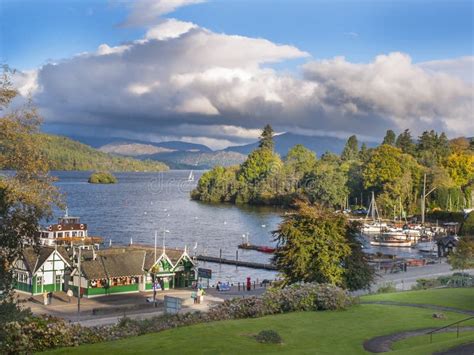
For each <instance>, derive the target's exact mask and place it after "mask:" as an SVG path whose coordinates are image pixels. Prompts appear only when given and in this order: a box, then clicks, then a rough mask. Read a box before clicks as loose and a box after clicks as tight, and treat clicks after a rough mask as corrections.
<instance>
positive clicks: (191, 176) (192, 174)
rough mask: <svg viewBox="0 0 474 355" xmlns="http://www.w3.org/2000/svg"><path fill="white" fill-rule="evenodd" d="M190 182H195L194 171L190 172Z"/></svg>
mask: <svg viewBox="0 0 474 355" xmlns="http://www.w3.org/2000/svg"><path fill="white" fill-rule="evenodd" d="M188 181H194V171H193V170H191V171H190V172H189V176H188Z"/></svg>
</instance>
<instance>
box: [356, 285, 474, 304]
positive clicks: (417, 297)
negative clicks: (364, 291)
mask: <svg viewBox="0 0 474 355" xmlns="http://www.w3.org/2000/svg"><path fill="white" fill-rule="evenodd" d="M361 300H362V301H396V302H405V303H425V304H432V305H436V306H446V307H454V308H459V309H467V310H474V287H470V288H440V289H432V290H419V291H405V292H396V293H381V294H376V295H368V296H363V297H361Z"/></svg>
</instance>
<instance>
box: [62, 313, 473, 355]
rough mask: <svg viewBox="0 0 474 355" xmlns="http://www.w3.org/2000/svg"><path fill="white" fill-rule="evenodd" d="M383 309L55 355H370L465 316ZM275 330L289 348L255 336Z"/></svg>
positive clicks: (182, 332)
mask: <svg viewBox="0 0 474 355" xmlns="http://www.w3.org/2000/svg"><path fill="white" fill-rule="evenodd" d="M432 313H433V312H432V311H430V310H425V309H418V308H408V307H399V306H382V305H357V306H354V307H352V308H351V309H349V310H347V311H340V312H304V313H289V314H283V315H276V316H269V317H263V318H258V319H244V320H237V321H224V322H215V323H210V324H199V325H195V326H190V327H183V328H177V329H172V330H168V331H164V332H161V333H155V334H147V335H143V336H139V337H132V338H128V339H122V340H118V341H113V342H108V343H100V344H93V345H84V346H80V347H78V348H64V349H58V350H56V351H53V353H55V354H88V355H91V354H98V353H117V354H150V353H153V352H155V351H157V349H159V351H160V352H163V353H167V354H193V355H195V354H240V353H242V352H245V353H252V354H266V353H281V354H309V353H317V354H364V353H366V352H365V351H364V349H363V342H364V341H365V340H367V339H370V338H372V337H375V336H379V335H384V334H390V333H394V332H399V331H404V330H407V329H417V328H425V327H438V326H439V327H441V326H444V325H447V324H449V323H451V322H455V321H457V320H460V319H463V318H464V317H465V316H464V315H462V314H457V313H450V312H445V315H446V316H447V319H445V320H439V319H433V317H432ZM263 329H273V330H275V331H277V332H278V333H279V334H280V335H281V336H282V338H283V344H259V343H258V342H256V341H255V339H254V337H253V335H255V334H257V333H258V332H259V331H261V330H263Z"/></svg>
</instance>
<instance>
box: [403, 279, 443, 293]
mask: <svg viewBox="0 0 474 355" xmlns="http://www.w3.org/2000/svg"><path fill="white" fill-rule="evenodd" d="M440 286H442V283H441V280H440V279H439V278H438V279H418V280H416V285H413V287H412V288H411V289H412V290H427V289H429V288H436V287H440Z"/></svg>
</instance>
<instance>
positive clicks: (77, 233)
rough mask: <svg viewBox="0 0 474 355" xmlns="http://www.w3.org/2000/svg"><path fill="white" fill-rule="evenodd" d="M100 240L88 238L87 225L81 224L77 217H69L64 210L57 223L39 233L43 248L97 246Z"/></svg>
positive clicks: (98, 238)
mask: <svg viewBox="0 0 474 355" xmlns="http://www.w3.org/2000/svg"><path fill="white" fill-rule="evenodd" d="M100 243H102V238H100V237H92V236H89V234H88V231H87V224H84V223H81V219H80V218H79V217H70V216H69V215H68V212H67V210H66V214H65V215H64V216H63V217H60V218H58V223H55V224H50V225H49V226H48V227H47V228H46V229H42V230H40V232H39V244H40V245H44V246H56V245H78V244H80V245H94V246H97V247H98V246H99V244H100Z"/></svg>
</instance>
